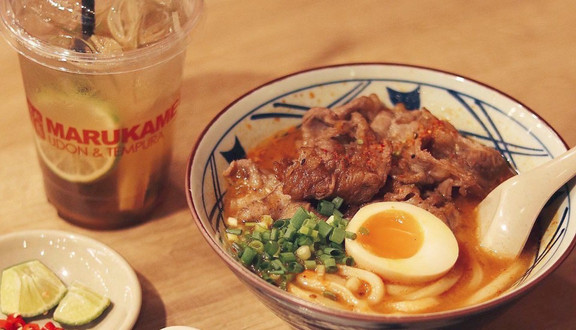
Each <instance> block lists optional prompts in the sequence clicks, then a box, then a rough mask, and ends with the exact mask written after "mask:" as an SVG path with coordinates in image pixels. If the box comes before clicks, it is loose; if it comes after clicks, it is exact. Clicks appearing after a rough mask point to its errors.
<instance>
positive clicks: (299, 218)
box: [290, 207, 309, 229]
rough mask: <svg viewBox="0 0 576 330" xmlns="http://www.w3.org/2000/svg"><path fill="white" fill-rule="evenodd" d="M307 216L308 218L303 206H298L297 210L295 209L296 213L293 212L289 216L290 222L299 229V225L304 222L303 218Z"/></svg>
mask: <svg viewBox="0 0 576 330" xmlns="http://www.w3.org/2000/svg"><path fill="white" fill-rule="evenodd" d="M308 218H309V215H308V212H307V211H306V210H305V209H304V208H303V207H300V208H298V210H296V213H294V215H293V216H292V218H290V224H291V225H292V226H293V227H294V228H295V229H300V227H301V226H302V224H303V223H304V220H306V219H308Z"/></svg>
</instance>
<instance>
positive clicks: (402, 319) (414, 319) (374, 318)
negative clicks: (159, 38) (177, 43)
mask: <svg viewBox="0 0 576 330" xmlns="http://www.w3.org/2000/svg"><path fill="white" fill-rule="evenodd" d="M363 66H382V67H387V66H388V67H403V68H410V69H416V70H424V71H429V72H433V73H437V74H443V75H446V76H449V77H452V78H457V79H460V80H462V81H463V82H464V83H473V84H477V85H479V86H480V87H483V88H485V89H488V90H490V91H491V92H495V93H496V94H499V95H501V96H503V97H504V98H507V99H509V100H510V101H512V102H514V103H517V104H519V105H521V106H522V107H523V108H524V109H525V110H526V111H528V112H530V113H531V114H532V115H534V116H535V117H536V119H537V120H539V121H541V122H542V123H544V124H546V126H547V127H548V128H550V130H551V131H552V132H554V134H555V135H556V138H558V139H559V141H560V142H561V143H562V144H563V145H564V147H565V148H566V149H568V144H567V143H566V141H565V140H564V139H563V138H562V136H560V134H558V132H557V131H556V130H555V129H554V128H553V127H552V126H551V125H550V124H549V123H548V122H547V121H546V120H545V119H544V118H542V117H541V116H540V115H538V114H537V113H536V112H535V111H534V110H532V109H531V108H529V107H527V106H526V105H525V104H524V103H522V102H520V101H519V100H517V99H516V98H514V97H512V96H510V95H509V94H507V93H505V92H503V91H501V90H499V89H497V88H494V87H492V86H490V85H488V84H486V83H483V82H480V81H478V80H475V79H472V78H469V77H467V76H463V75H460V74H455V73H452V72H449V71H445V70H441V69H435V68H431V67H427V66H422V65H414V64H403V63H396V62H350V63H341V64H333V65H325V66H316V67H311V68H307V69H302V70H299V71H296V72H292V73H289V74H285V75H282V76H280V77H277V78H274V79H272V80H269V81H267V82H265V83H263V84H260V85H258V86H256V87H254V88H251V89H250V90H248V91H247V92H245V93H244V94H242V95H240V96H239V97H237V98H236V99H235V100H233V101H232V102H230V103H229V104H228V105H227V106H225V107H224V108H223V109H222V110H220V111H219V112H218V113H217V114H216V115H215V116H214V117H213V118H212V119H211V120H210V122H209V123H208V124H207V125H206V126H205V127H204V128H203V129H202V132H201V133H200V135H199V136H198V137H197V139H196V141H195V143H194V147H193V148H192V151H191V152H190V154H189V157H188V161H187V165H186V173H185V187H186V201H187V203H188V206H189V209H190V212H191V213H192V216H193V219H194V222H195V224H196V226H197V227H198V228H199V230H200V232H201V234H202V236H203V237H204V239H205V240H206V242H207V243H208V244H209V245H210V247H211V248H212V249H213V250H214V252H216V254H217V255H218V256H219V257H220V258H221V259H222V260H223V261H224V262H225V263H226V265H227V266H228V267H229V268H230V269H231V270H233V271H236V272H239V273H241V274H242V275H243V276H242V278H241V280H242V281H243V282H248V284H250V285H252V286H253V287H250V286H249V287H248V288H249V289H251V290H254V289H255V288H256V289H258V290H260V291H265V293H266V294H267V295H269V296H271V297H272V298H274V299H275V300H277V301H285V302H289V303H292V304H295V305H300V306H302V307H304V308H306V309H307V310H308V311H309V312H317V313H321V314H324V315H325V316H327V317H334V318H346V319H350V320H354V321H369V322H381V323H402V324H417V323H423V322H431V321H442V320H446V319H458V318H464V317H470V316H474V315H478V314H482V313H485V312H488V311H490V310H493V309H495V308H496V307H498V306H501V305H505V304H508V303H511V302H512V301H514V300H516V299H518V298H520V297H521V296H523V295H524V294H526V293H528V292H529V291H531V290H532V289H533V288H534V287H535V286H537V285H538V284H540V283H541V282H542V281H543V280H544V279H546V278H547V277H548V276H549V275H550V274H551V273H552V272H554V271H555V270H556V269H557V268H558V267H560V265H561V264H562V263H564V261H565V260H566V259H567V258H568V256H569V255H570V253H571V252H572V250H573V249H574V248H575V247H576V238H573V239H572V242H570V245H569V246H568V247H567V249H566V250H565V251H564V252H563V253H562V255H561V256H560V257H559V258H558V261H557V262H556V263H555V264H553V265H551V266H550V267H549V268H548V269H547V270H546V271H544V272H543V273H542V274H540V275H539V276H538V277H537V278H535V279H534V280H533V281H531V282H530V283H528V284H527V285H525V286H523V287H521V288H519V289H516V290H514V291H513V292H509V293H508V294H506V295H505V296H501V297H497V298H495V299H491V300H489V301H486V302H483V303H480V304H476V305H472V306H468V307H464V308H459V309H455V310H447V311H442V312H435V313H426V314H415V315H386V314H376V315H373V314H363V313H356V312H352V311H345V310H336V309H332V308H327V307H324V306H321V305H318V304H315V303H312V302H309V301H305V300H303V299H300V298H298V297H295V296H292V295H290V294H288V293H287V292H286V291H284V290H282V289H280V288H278V287H275V286H273V285H272V284H269V283H267V282H266V281H263V280H262V279H261V278H260V277H258V276H257V275H256V274H254V273H252V272H251V271H249V270H248V269H246V268H245V267H243V266H242V265H240V263H238V262H237V261H236V260H234V259H233V258H232V256H230V255H229V254H228V253H227V252H226V251H224V249H223V248H222V247H221V246H220V245H219V244H218V242H217V241H216V240H215V238H214V237H212V236H211V235H209V234H208V231H207V228H206V227H205V226H204V224H203V223H202V221H201V220H200V216H199V214H198V212H197V209H196V207H195V205H194V203H193V200H192V190H191V180H190V174H191V170H192V166H193V162H194V158H195V155H196V153H197V151H198V148H199V146H200V143H201V142H202V140H203V139H204V137H205V135H206V134H207V133H208V131H209V130H210V128H211V127H212V125H213V124H214V123H215V122H216V121H218V120H219V119H220V117H222V116H223V114H224V113H226V112H227V111H228V110H230V109H231V108H233V107H234V106H235V105H236V104H237V103H239V102H240V101H241V100H243V99H244V98H246V97H248V96H250V95H251V94H253V93H254V92H256V91H258V90H260V89H263V88H265V87H267V86H270V85H273V84H276V83H278V82H280V81H282V80H285V79H287V78H290V77H293V76H298V75H301V74H305V73H310V72H314V71H321V70H330V69H338V68H342V67H363ZM236 274H237V273H236ZM245 284H246V283H245Z"/></svg>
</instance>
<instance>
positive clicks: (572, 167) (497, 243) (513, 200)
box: [478, 147, 576, 258]
mask: <svg viewBox="0 0 576 330" xmlns="http://www.w3.org/2000/svg"><path fill="white" fill-rule="evenodd" d="M574 175H576V147H575V148H572V149H570V150H569V151H567V152H565V153H564V154H562V155H560V156H558V157H556V158H554V159H552V160H550V161H548V162H546V163H544V164H542V165H540V166H538V167H536V168H534V169H532V170H529V171H527V172H522V173H520V174H519V175H517V176H514V177H512V178H510V179H508V180H507V181H505V182H504V183H503V184H501V185H500V186H498V187H497V188H496V189H495V190H494V191H492V192H491V193H490V194H489V195H488V196H487V197H486V198H485V200H483V201H482V202H481V203H480V205H479V207H478V221H479V228H480V235H479V240H480V246H482V247H483V248H485V249H487V250H489V251H492V252H495V253H496V254H498V255H500V256H503V257H507V258H515V257H516V256H517V255H518V254H519V253H520V252H521V250H522V247H523V246H524V244H525V243H526V240H527V239H528V236H529V234H530V231H531V229H532V227H533V225H534V222H535V221H536V218H537V217H538V214H540V211H541V210H542V208H543V207H544V205H545V204H546V202H547V201H548V200H549V199H550V197H551V196H552V194H553V193H554V192H556V191H557V190H558V189H559V188H560V187H562V185H564V184H565V183H566V182H568V180H570V179H571V178H572V177H573V176H574Z"/></svg>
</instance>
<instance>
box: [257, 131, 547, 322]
mask: <svg viewBox="0 0 576 330" xmlns="http://www.w3.org/2000/svg"><path fill="white" fill-rule="evenodd" d="M301 139H302V133H301V130H300V129H299V128H298V127H291V128H289V129H287V130H283V131H280V132H278V133H276V134H274V135H273V136H271V137H269V138H267V139H265V140H263V141H262V142H261V143H260V144H258V145H257V146H255V147H254V148H252V149H251V150H248V151H247V157H248V158H249V159H251V160H252V161H253V162H254V163H256V165H257V166H258V167H259V168H260V169H261V170H262V171H264V172H267V173H274V172H275V170H276V171H277V170H283V169H285V168H286V166H287V165H288V163H289V161H290V160H293V159H297V158H298V150H299V146H300V145H301ZM455 202H456V206H457V208H458V209H459V211H460V212H461V218H462V219H465V220H463V221H459V224H458V226H456V227H455V228H452V231H453V232H454V235H455V236H456V239H457V241H458V245H459V249H460V251H459V256H458V260H457V262H456V265H455V266H454V268H453V269H452V270H451V271H450V272H449V273H448V274H446V275H445V277H446V276H450V275H453V273H455V272H461V275H460V278H459V280H458V281H457V283H456V284H455V285H454V286H452V288H450V289H449V290H448V291H446V292H444V293H442V294H440V295H439V296H437V297H436V298H437V299H439V301H440V303H439V304H437V305H435V306H433V307H431V308H427V309H425V310H420V311H418V312H416V313H418V314H421V313H431V312H439V311H446V310H452V309H457V308H461V307H464V306H467V305H469V304H471V303H470V299H471V296H472V295H473V294H475V293H476V292H477V291H478V290H479V289H480V288H483V287H486V286H488V285H490V283H491V282H492V281H493V280H495V279H496V278H497V277H498V276H499V275H501V274H503V273H505V271H506V270H507V269H509V268H510V267H511V266H512V265H518V264H520V267H519V268H518V269H521V271H517V272H514V273H513V274H510V276H509V278H506V279H505V280H504V282H505V283H506V285H505V286H503V287H502V288H499V289H497V290H496V291H497V292H496V294H499V293H501V292H502V291H505V290H507V289H508V288H509V287H510V286H511V285H512V284H513V283H514V282H516V281H517V280H518V279H519V278H520V276H521V275H522V274H523V273H524V272H525V270H526V269H527V268H528V267H529V266H530V264H531V262H532V261H533V258H534V255H535V250H536V246H537V244H536V243H537V242H536V240H535V239H533V238H532V239H531V240H530V241H529V242H528V243H527V246H526V248H525V249H524V251H523V253H522V254H521V256H520V257H519V258H518V259H516V260H512V261H510V260H504V259H500V258H497V257H495V256H493V255H491V254H489V253H486V252H484V251H482V250H481V249H480V248H479V246H478V241H477V238H476V214H475V212H474V208H475V207H476V205H477V204H478V203H479V200H474V199H466V198H464V197H462V196H460V197H458V198H457V199H456V200H455ZM385 284H386V285H396V284H395V283H389V282H388V283H386V281H385ZM429 284H431V283H425V284H421V285H417V286H412V288H407V289H408V290H409V291H411V292H413V291H414V290H418V289H422V288H425V287H426V286H427V285H429ZM366 294H367V293H366V292H364V293H362V292H358V293H357V295H358V297H359V298H362V296H365V295H366ZM494 295H495V294H491V295H490V296H488V297H487V298H486V299H489V298H492V297H493V296H494ZM403 299H404V298H403V297H401V296H400V297H391V296H386V297H385V298H384V300H383V301H382V302H381V303H379V304H377V305H375V306H371V310H370V311H369V312H376V313H385V314H390V313H397V312H398V311H397V310H395V309H393V308H391V307H390V305H391V303H394V302H399V301H403ZM312 300H313V299H312ZM484 300H485V299H484ZM339 307H340V308H343V309H352V307H351V306H348V305H346V304H344V303H342V304H340V306H339Z"/></svg>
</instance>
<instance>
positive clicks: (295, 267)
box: [287, 262, 304, 274]
mask: <svg viewBox="0 0 576 330" xmlns="http://www.w3.org/2000/svg"><path fill="white" fill-rule="evenodd" d="M287 271H288V272H289V273H296V274H299V273H302V272H303V271H304V266H302V265H301V264H299V263H298V262H291V263H289V264H288V267H287Z"/></svg>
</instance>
